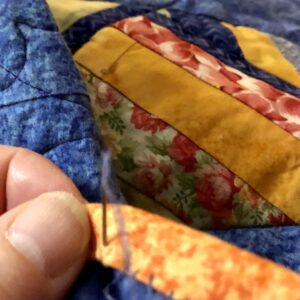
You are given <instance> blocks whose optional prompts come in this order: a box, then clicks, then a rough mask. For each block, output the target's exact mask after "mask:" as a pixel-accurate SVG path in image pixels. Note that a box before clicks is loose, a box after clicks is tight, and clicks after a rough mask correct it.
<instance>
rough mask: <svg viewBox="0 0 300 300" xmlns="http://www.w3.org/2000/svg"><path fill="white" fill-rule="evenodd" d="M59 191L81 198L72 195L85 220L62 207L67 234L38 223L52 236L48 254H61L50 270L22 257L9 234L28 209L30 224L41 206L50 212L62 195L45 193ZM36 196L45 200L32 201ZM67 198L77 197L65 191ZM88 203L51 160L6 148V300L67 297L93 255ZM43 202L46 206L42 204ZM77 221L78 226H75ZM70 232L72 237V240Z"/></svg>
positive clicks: (0, 171)
mask: <svg viewBox="0 0 300 300" xmlns="http://www.w3.org/2000/svg"><path fill="white" fill-rule="evenodd" d="M53 191H65V192H68V193H70V194H72V195H73V196H74V197H75V198H74V197H73V198H72V199H73V200H72V201H73V202H72V203H74V204H76V205H77V206H76V205H75V206H76V207H77V210H79V211H80V212H79V214H78V216H79V217H78V220H77V219H76V222H77V223H78V222H79V221H81V222H79V223H78V224H75V223H74V222H75V221H74V220H75V219H74V217H72V218H73V219H72V220H71V217H70V216H71V214H70V212H69V211H68V210H67V209H66V210H64V209H63V210H60V211H63V212H62V213H61V214H62V218H60V219H61V220H62V221H59V220H58V222H61V226H64V227H65V230H64V231H62V232H64V236H62V237H60V235H59V234H57V236H55V234H50V233H49V236H47V230H49V229H51V227H50V228H43V227H42V225H41V226H36V228H38V229H39V231H40V232H44V233H45V234H44V235H43V236H44V237H47V240H46V242H47V249H46V250H47V251H48V253H52V252H51V251H53V253H58V254H57V259H56V260H55V261H54V266H52V265H53V264H51V266H48V267H47V268H48V269H49V268H52V269H51V270H50V271H49V270H48V269H47V268H46V270H44V269H41V268H40V267H39V266H38V265H37V264H35V263H33V262H32V260H30V259H28V257H26V256H24V255H22V253H21V252H20V251H19V250H18V249H16V248H15V247H14V246H13V245H12V243H11V241H10V240H9V239H8V238H7V232H8V230H9V228H11V226H12V224H14V222H15V221H16V220H18V218H19V217H20V215H24V212H25V211H26V215H27V218H28V215H29V216H30V219H29V220H30V222H34V221H35V218H36V219H37V220H36V222H37V223H38V222H39V220H38V215H39V209H40V210H44V211H45V207H47V205H48V204H49V203H50V202H51V201H52V198H55V197H56V195H57V194H52V193H51V194H47V196H44V193H46V192H53ZM41 195H42V196H41ZM39 196H40V197H39ZM36 197H39V199H36V200H32V199H34V198H36ZM64 197H67V198H68V197H72V196H71V195H69V194H66V193H65V194H64ZM41 201H44V202H43V203H42V202H41ZM74 201H75V202H76V203H75V202H74ZM77 201H78V203H77ZM84 202H85V200H84V198H83V197H82V196H81V194H80V192H79V191H78V190H77V188H76V187H75V185H74V184H73V182H72V181H71V180H70V179H69V178H68V177H67V176H65V175H64V174H63V173H62V171H61V170H60V169H58V168H57V167H56V166H55V165H54V164H52V163H51V162H50V161H49V160H47V159H45V158H44V157H43V156H41V155H38V154H36V153H34V152H31V151H28V150H25V149H22V148H16V147H8V146H0V266H1V268H0V299H8V300H10V299H11V300H19V299H20V300H21V299H45V300H47V299H50V300H51V299H63V297H64V295H65V294H66V293H67V291H68V290H69V288H70V286H71V285H72V284H73V283H74V281H75V280H76V277H77V276H78V274H79V272H80V270H81V269H82V266H83V265H84V263H85V260H86V257H87V251H88V239H89V236H90V228H89V225H88V221H87V220H88V219H87V216H86V215H85V214H86V212H85V210H84V209H83V205H82V203H84ZM41 203H42V205H43V207H44V208H43V207H42V206H39V205H40V204H41ZM79 203H80V204H79ZM52 206H53V205H52ZM78 207H79V209H78ZM81 207H82V208H81ZM55 209H56V208H55V207H54V208H53V207H52V210H49V216H50V214H51V213H57V212H55ZM57 209H58V208H57ZM30 213H31V215H30ZM41 213H43V211H41ZM46 216H47V214H46ZM50 217H51V216H50ZM50 217H49V218H50ZM68 218H70V222H69V219H68ZM19 219H20V218H19ZM23 219H24V218H23ZM71 221H72V222H73V223H72V224H73V225H72V226H69V225H70V224H71ZM68 222H69V223H68ZM74 224H75V225H76V226H74ZM77 225H78V226H77ZM57 226H58V225H57ZM68 226H69V227H68ZM25 227H26V226H25ZM48 227H49V226H48ZM70 227H73V229H72V228H70ZM34 230H36V229H35V227H34ZM76 230H78V234H77V232H76ZM50 231H51V230H50ZM79 231H80V232H79ZM79 233H80V234H79ZM72 234H73V235H72ZM75 234H76V237H75V236H74V235H75ZM68 236H71V238H69V239H68V240H67V237H68ZM73 236H74V238H73ZM59 238H60V239H61V240H59ZM52 239H53V243H52ZM66 240H67V242H66ZM44 242H45V238H44ZM78 245H80V247H79V246H78ZM81 245H83V246H82V247H81ZM60 248H61V249H60ZM57 251H58V252H57ZM53 255H54V254H53ZM71 258H72V259H71ZM66 261H69V262H68V265H67V267H66V268H64V269H62V268H60V265H66ZM53 268H55V269H53ZM51 272H52V273H51ZM50 275H51V276H50Z"/></svg>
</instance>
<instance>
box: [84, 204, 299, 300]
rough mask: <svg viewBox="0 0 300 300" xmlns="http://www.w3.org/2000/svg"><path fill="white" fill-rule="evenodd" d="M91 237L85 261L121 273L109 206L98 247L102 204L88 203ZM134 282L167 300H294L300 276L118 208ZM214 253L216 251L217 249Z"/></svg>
mask: <svg viewBox="0 0 300 300" xmlns="http://www.w3.org/2000/svg"><path fill="white" fill-rule="evenodd" d="M87 209H88V211H89V215H90V220H91V224H92V226H93V233H94V234H93V238H92V244H91V245H92V247H91V253H90V257H91V258H92V259H95V260H98V261H100V262H101V263H103V264H104V265H106V266H109V267H113V268H115V269H118V270H121V271H125V270H124V258H123V256H124V253H123V251H124V250H123V249H122V244H121V242H120V233H119V232H118V220H116V219H115V218H114V213H113V207H112V206H109V207H108V211H107V212H108V224H109V226H108V240H109V244H108V245H107V246H106V247H104V246H103V245H102V241H101V236H102V231H101V230H102V224H101V222H100V220H101V219H102V218H101V216H102V206H101V204H99V205H87ZM120 209H121V211H122V215H123V216H124V219H125V222H126V228H127V230H126V235H127V239H128V241H129V243H130V247H131V249H132V259H131V266H130V269H131V270H132V273H131V274H130V275H132V276H134V277H135V278H136V279H137V280H139V281H141V282H143V283H146V284H148V283H150V282H151V285H152V286H153V288H154V289H156V290H157V291H160V292H161V293H164V294H165V295H170V294H171V293H172V296H173V297H172V299H175V300H176V299H190V300H198V299H201V300H216V299H219V300H225V299H248V300H257V299H264V300H273V299H289V300H299V286H300V276H299V275H298V274H296V273H293V272H291V271H289V270H288V269H285V268H283V267H281V266H279V265H276V264H274V263H272V262H271V261H269V260H266V259H262V258H259V257H258V256H255V255H253V254H250V253H249V252H246V251H244V250H241V249H238V248H237V247H235V246H232V245H230V244H227V243H226V242H223V241H221V240H219V239H216V238H214V237H212V236H210V235H207V234H205V233H202V232H198V231H195V230H192V229H190V228H189V227H186V226H183V225H181V224H178V223H175V222H172V221H169V220H167V219H165V218H162V217H159V216H157V215H153V214H150V213H148V212H146V211H143V210H139V209H136V208H133V207H130V206H126V205H120ZM216 249H218V250H217V251H216Z"/></svg>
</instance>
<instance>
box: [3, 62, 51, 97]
mask: <svg viewBox="0 0 300 300" xmlns="http://www.w3.org/2000/svg"><path fill="white" fill-rule="evenodd" d="M0 68H2V69H3V70H4V71H6V72H7V73H9V74H10V75H12V76H13V77H15V79H16V80H17V81H19V82H21V83H24V84H25V85H27V86H29V87H31V88H33V89H35V90H38V91H39V92H43V93H50V91H44V90H43V89H41V88H39V87H36V86H34V85H31V84H30V83H29V82H27V81H23V80H22V79H20V78H19V77H18V76H19V75H16V74H14V73H13V72H11V71H10V70H8V69H6V68H5V67H4V66H2V65H1V64H0Z"/></svg>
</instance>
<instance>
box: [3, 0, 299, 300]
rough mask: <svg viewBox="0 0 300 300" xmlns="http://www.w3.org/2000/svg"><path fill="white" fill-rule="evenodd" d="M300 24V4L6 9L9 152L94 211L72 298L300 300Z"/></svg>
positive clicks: (40, 4) (37, 3)
mask: <svg viewBox="0 0 300 300" xmlns="http://www.w3.org/2000/svg"><path fill="white" fill-rule="evenodd" d="M299 20H300V2H299V1H298V0H288V1H286V0H278V1H276V2H274V1H271V0H266V1H264V2H262V1H243V2H242V1H237V0H228V1H221V0H204V1H197V0H172V1H171V0H155V1H154V0H149V1H148V0H143V1H138V0H123V1H121V0H120V1H111V2H109V1H83V0H64V1H61V0H47V3H46V2H45V1H44V0H34V1H32V0H23V1H22V0H4V1H1V2H0V25H1V27H0V49H1V52H0V115H1V117H0V142H1V143H2V144H6V145H14V146H21V147H25V148H28V149H31V150H33V151H36V152H38V153H41V154H43V155H44V156H45V157H47V158H48V159H50V160H51V161H53V162H54V163H55V164H56V165H57V166H59V167H60V168H61V169H62V170H63V171H64V172H65V173H66V174H67V175H68V176H69V177H70V178H71V179H72V180H73V181H74V182H75V184H76V185H77V187H78V189H79V190H80V191H81V193H82V194H83V196H84V197H85V198H86V199H87V200H88V201H89V202H91V203H96V202H98V204H88V205H87V209H88V211H89V213H90V217H91V223H92V226H93V229H94V236H93V239H92V241H91V252H90V260H89V261H88V262H87V264H86V266H85V268H84V270H83V271H82V273H81V275H80V277H79V278H78V281H77V282H76V284H75V285H74V287H73V289H72V290H71V291H70V294H69V295H68V296H67V297H66V298H67V299H74V300H76V299H78V300H83V299H91V300H93V299H103V300H111V299H116V300H119V299H120V300H125V299H126V300H128V299H130V300H132V299H143V300H144V299H145V300H148V299H149V300H150V299H157V300H158V299H159V300H160V299H180V300H183V299H195V300H196V299H201V300H202V299H207V300H209V299H211V300H215V299H220V300H221V299H222V300H225V299H226V300H235V299H241V300H244V299H253V300H258V299H268V300H274V299H287V300H289V299H291V300H294V299H295V300H296V299H298V300H299V299H300V298H299V297H300V276H299V272H300V227H299V224H300V141H299V139H300V75H299V72H300V52H299V50H300V21H299ZM101 189H102V190H103V191H104V192H105V194H106V195H107V200H108V202H109V205H108V208H107V210H108V211H107V224H108V225H107V234H108V244H107V245H104V244H103V243H102V234H103V232H102V212H103V209H102V206H101V201H102V199H101V198H102V195H101V194H100V190H101Z"/></svg>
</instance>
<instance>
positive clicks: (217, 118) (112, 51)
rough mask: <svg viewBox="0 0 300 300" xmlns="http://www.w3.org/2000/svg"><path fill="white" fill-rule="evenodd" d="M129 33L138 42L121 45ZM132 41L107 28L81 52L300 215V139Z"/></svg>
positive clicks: (86, 61)
mask: <svg viewBox="0 0 300 300" xmlns="http://www.w3.org/2000/svg"><path fill="white" fill-rule="evenodd" d="M124 40H126V43H125V44H126V46H127V47H128V45H130V46H129V47H128V48H127V51H126V52H125V53H124V49H119V45H120V43H121V41H124ZM132 43H134V41H133V40H132V39H131V38H129V37H127V36H125V35H124V34H123V33H121V32H119V31H118V30H116V29H113V28H105V29H103V30H101V31H99V32H98V33H97V34H96V35H95V36H94V37H93V39H92V40H91V41H90V42H88V43H87V44H86V45H85V46H83V47H82V48H81V49H80V50H79V51H78V52H77V53H76V54H75V59H76V61H77V62H78V63H80V64H81V65H83V66H84V67H86V68H87V69H90V70H91V71H92V72H93V73H95V74H96V75H97V76H99V77H102V79H103V80H105V81H107V82H108V83H110V84H111V85H113V86H114V87H116V88H117V89H118V90H120V91H121V92H122V93H123V94H125V95H126V97H128V98H129V99H131V100H132V101H133V102H134V103H136V104H138V105H140V106H141V107H142V108H143V109H145V110H147V111H149V112H150V113H152V114H154V115H156V116H158V117H159V118H161V119H162V120H164V121H166V122H167V123H169V124H170V125H172V126H174V127H175V128H176V129H178V130H179V131H181V132H182V133H183V134H185V135H186V136H188V137H189V138H190V139H191V140H193V141H194V142H195V143H196V144H197V145H198V146H199V147H201V148H202V149H204V150H205V151H207V152H208V153H210V154H211V155H213V156H214V157H215V158H216V159H218V160H219V161H220V162H221V163H223V164H224V165H225V166H226V167H227V168H229V169H230V170H232V171H233V172H234V173H235V174H237V175H238V176H239V177H241V178H242V179H244V180H245V181H246V182H247V183H248V184H249V185H251V186H252V187H253V188H254V189H255V190H256V191H257V192H259V193H260V194H261V195H262V196H263V197H264V198H265V199H267V200H268V201H270V202H271V203H272V204H273V205H275V206H277V207H278V208H279V209H281V210H282V211H283V212H284V213H285V214H287V215H288V216H289V217H290V218H291V219H293V220H294V221H295V222H297V223H300V184H299V183H300V141H298V140H296V139H295V138H294V137H293V136H292V135H290V134H289V133H287V132H286V131H284V130H282V129H281V128H279V127H278V126H276V125H275V124H273V123H272V122H270V121H269V120H267V119H266V118H265V117H263V116H262V115H260V114H258V113H257V112H256V111H254V110H252V109H251V108H249V107H247V106H245V105H244V104H242V103H241V102H239V101H238V100H236V99H235V98H233V97H231V96H229V95H227V94H225V93H223V92H222V91H220V90H218V89H216V88H213V87H212V86H210V85H208V84H206V83H204V82H202V81H200V80H199V79H197V78H196V77H194V76H193V75H191V74H189V73H188V72H186V71H185V70H183V69H181V68H180V67H178V66H177V65H175V64H173V63H171V62H169V61H167V60H165V59H164V58H162V57H161V56H159V55H157V54H155V53H154V52H152V51H150V50H149V49H147V48H145V47H142V46H141V45H140V44H132ZM107 57H111V59H108V60H106V59H105V58H107ZM116 57H117V60H116V61H115V62H114V63H113V64H111V62H112V61H113V59H114V58H116ZM103 69H104V70H107V72H101V70H103Z"/></svg>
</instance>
